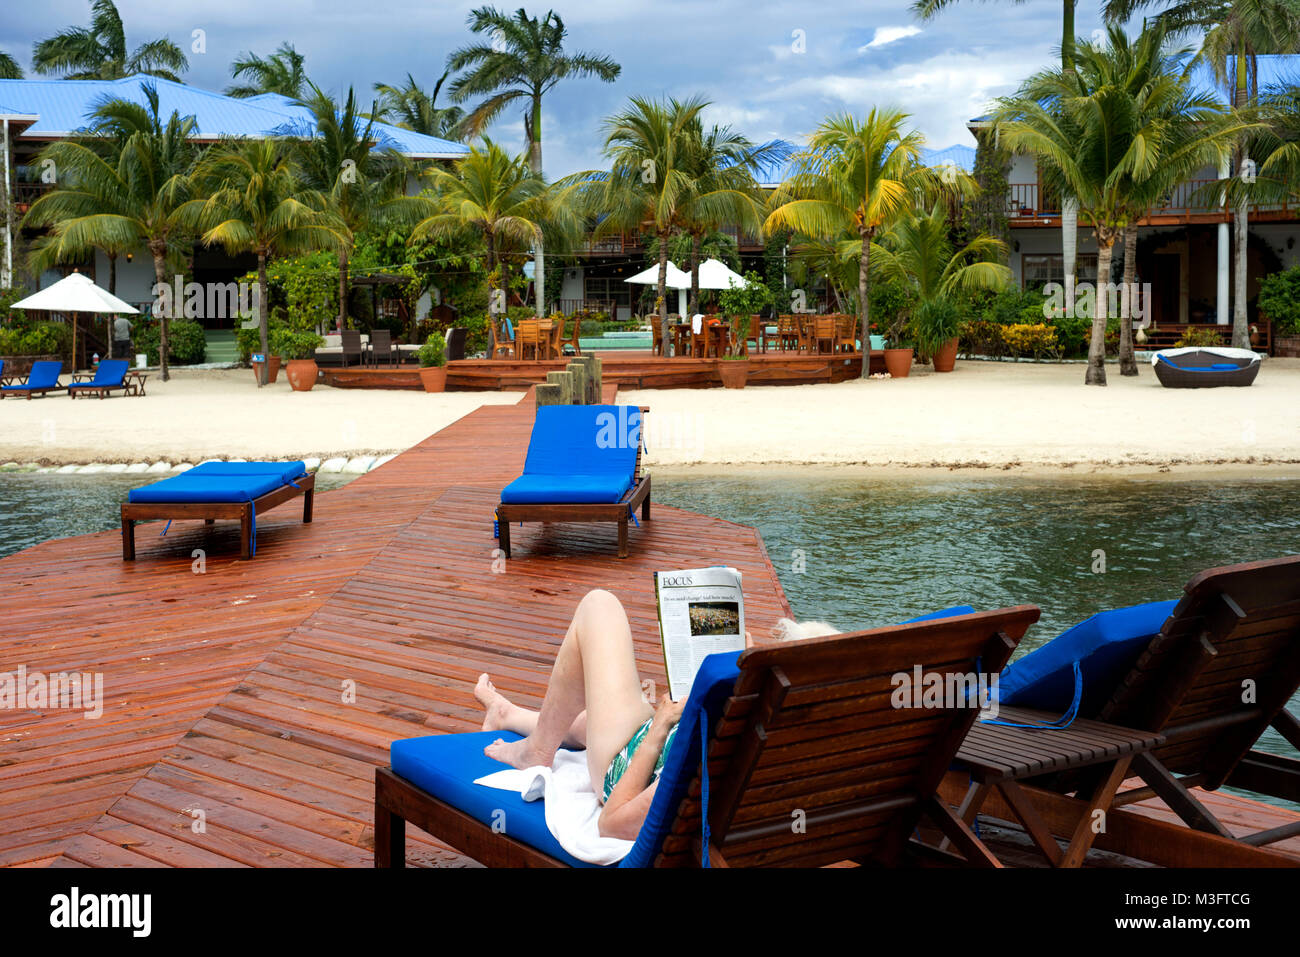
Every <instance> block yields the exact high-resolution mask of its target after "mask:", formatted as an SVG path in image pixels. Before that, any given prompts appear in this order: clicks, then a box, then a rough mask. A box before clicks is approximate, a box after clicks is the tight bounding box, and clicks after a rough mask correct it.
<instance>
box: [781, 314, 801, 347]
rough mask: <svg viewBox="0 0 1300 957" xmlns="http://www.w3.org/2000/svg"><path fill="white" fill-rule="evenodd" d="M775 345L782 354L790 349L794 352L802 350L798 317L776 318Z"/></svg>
mask: <svg viewBox="0 0 1300 957" xmlns="http://www.w3.org/2000/svg"><path fill="white" fill-rule="evenodd" d="M776 344H777V348H778V349H780V350H781V351H782V352H787V351H789V350H791V349H793V350H795V351H796V352H797V351H798V350H799V349H800V348H802V344H803V336H802V335H801V334H800V331H799V317H798V316H789V315H787V316H777V318H776Z"/></svg>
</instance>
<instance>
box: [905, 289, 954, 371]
mask: <svg viewBox="0 0 1300 957" xmlns="http://www.w3.org/2000/svg"><path fill="white" fill-rule="evenodd" d="M915 327H916V344H917V347H918V348H919V349H920V351H921V353H922V354H923V355H925V356H933V355H934V354H935V353H936V352H938V351H939V350H940V349H942V348H943V347H944V345H945V344H946V343H947V342H948V341H949V340H951V339H955V338H958V337H959V335H960V333H961V310H960V309H958V307H957V304H956V303H955V302H953V301H952V300H951V299H948V298H946V297H943V296H940V297H937V298H935V299H927V300H926V301H924V302H922V303H921V304H920V305H919V306H918V307H917V309H916V318H915Z"/></svg>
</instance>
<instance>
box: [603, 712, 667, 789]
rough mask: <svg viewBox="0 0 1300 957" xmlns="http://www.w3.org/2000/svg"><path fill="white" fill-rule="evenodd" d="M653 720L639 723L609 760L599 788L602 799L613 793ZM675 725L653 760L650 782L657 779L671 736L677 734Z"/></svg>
mask: <svg viewBox="0 0 1300 957" xmlns="http://www.w3.org/2000/svg"><path fill="white" fill-rule="evenodd" d="M653 721H654V719H653V718H651V719H650V720H649V721H647V722H646V723H645V724H643V725H641V727H639V728H638V729H637V731H636V734H634V735H632V739H631V740H630V741H628V743H627V744H625V745H623V750H622V751H620V752H619V753H618V754H616V755H614V760H612V761H610V762H609V770H608V771H606V772H605V783H604V786H603V787H602V788H601V790H602V791H603V792H604V797H603V798H602V801H608V800H609V796H610V795H611V794H613V793H614V786H615V785H616V784H618V780H619V778H621V777H622V776H623V773H624V772H625V771H626V770H627V766H628V765H629V764H631V763H632V755H634V754H636V749H637V748H639V747H641V742H642V741H644V740H645V736H646V735H647V734H649V733H650V725H651V723H652V722H653ZM677 727H678V726H677V725H673V728H672V730H671V731H669V732H668V737H666V738H664V746H663V748H662V750H660V752H659V760H658V761H656V762H655V769H654V771H653V772H652V773H651V775H650V783H651V784H653V783H654V782H655V781H658V780H659V772H660V771H662V770H663V769H664V758H666V757H667V756H668V748H669V747H671V746H672V743H673V737H674V736H675V735H676V734H677Z"/></svg>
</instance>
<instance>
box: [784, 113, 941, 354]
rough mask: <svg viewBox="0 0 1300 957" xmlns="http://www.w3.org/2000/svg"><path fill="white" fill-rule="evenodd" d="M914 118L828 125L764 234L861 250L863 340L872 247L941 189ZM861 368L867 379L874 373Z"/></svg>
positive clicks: (799, 163) (839, 120)
mask: <svg viewBox="0 0 1300 957" xmlns="http://www.w3.org/2000/svg"><path fill="white" fill-rule="evenodd" d="M907 118H908V117H907V114H906V113H903V112H901V111H898V110H874V109H873V110H872V111H871V112H870V113H869V114H868V115H867V118H866V119H865V120H863V121H858V120H857V119H855V118H854V117H852V116H849V115H848V114H839V115H836V116H832V117H829V118H828V119H826V120H823V121H822V123H821V125H820V126H818V127H817V129H816V130H815V131H814V133H813V135H812V137H811V139H810V140H809V141H808V147H807V149H805V150H804V151H803V152H801V153H799V154H797V155H796V156H795V158H794V172H793V173H792V175H791V176H790V178H789V179H788V180H786V182H784V183H782V184H781V186H780V188H778V189H777V191H776V193H775V194H774V195H773V196H772V201H771V202H772V205H773V207H775V208H774V209H773V210H772V212H771V213H770V214H769V215H768V217H767V221H766V222H765V223H764V224H763V229H764V230H765V231H766V232H768V233H771V232H773V231H775V230H776V229H777V228H779V227H782V226H788V227H789V228H791V229H793V230H795V231H796V232H799V233H803V234H804V235H806V236H810V237H812V238H815V239H824V240H839V239H842V238H845V237H846V236H847V237H851V239H852V241H853V242H855V243H856V244H857V247H858V255H859V257H860V259H859V266H858V310H859V313H860V315H861V318H862V341H863V342H864V343H865V342H867V341H868V340H869V339H870V335H871V303H870V299H869V292H870V287H871V244H872V242H873V241H874V240H875V238H876V235H877V234H878V233H879V232H880V231H881V230H882V229H888V228H889V227H890V226H891V225H892V224H893V223H894V222H895V221H896V220H897V219H899V218H900V217H901V216H904V215H906V214H907V213H908V212H909V211H910V210H911V209H912V206H913V203H915V202H916V199H917V197H918V195H926V194H929V193H932V192H934V191H936V190H938V189H939V188H940V180H939V176H938V174H937V173H936V172H935V171H933V170H930V169H928V168H927V167H925V166H923V165H922V164H921V162H920V156H921V148H922V146H923V145H924V140H923V139H922V137H921V134H920V133H917V132H915V131H912V132H904V131H903V124H904V123H905V122H906V120H907ZM868 365H869V363H866V362H864V363H863V364H862V375H863V378H865V377H866V376H867V375H869V374H870V373H869V370H868V368H867V366H868Z"/></svg>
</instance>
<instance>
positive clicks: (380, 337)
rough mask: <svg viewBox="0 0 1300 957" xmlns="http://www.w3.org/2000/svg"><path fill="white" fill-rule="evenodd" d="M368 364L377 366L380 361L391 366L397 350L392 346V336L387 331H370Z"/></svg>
mask: <svg viewBox="0 0 1300 957" xmlns="http://www.w3.org/2000/svg"><path fill="white" fill-rule="evenodd" d="M369 351H370V364H371V365H379V363H380V362H381V361H382V362H384V363H385V364H387V365H392V364H393V360H394V358H395V356H396V355H397V348H396V346H394V344H393V334H392V333H391V332H389V331H388V330H387V329H371V330H370V350H369Z"/></svg>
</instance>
